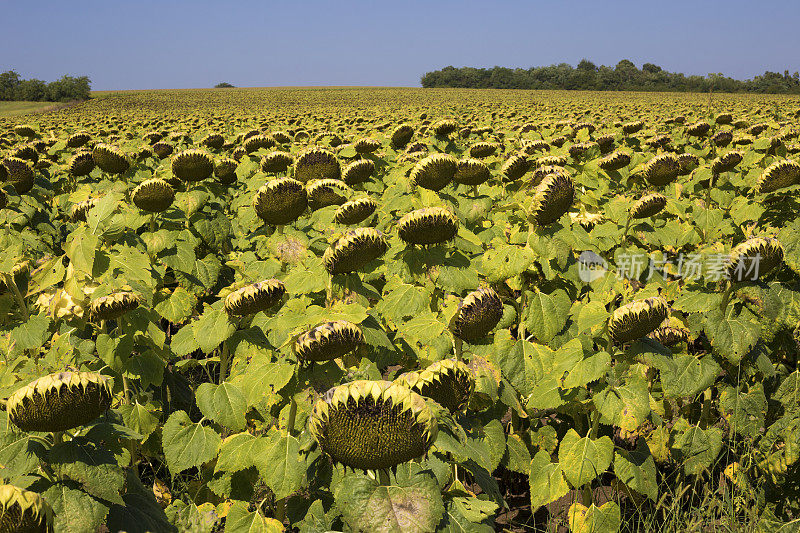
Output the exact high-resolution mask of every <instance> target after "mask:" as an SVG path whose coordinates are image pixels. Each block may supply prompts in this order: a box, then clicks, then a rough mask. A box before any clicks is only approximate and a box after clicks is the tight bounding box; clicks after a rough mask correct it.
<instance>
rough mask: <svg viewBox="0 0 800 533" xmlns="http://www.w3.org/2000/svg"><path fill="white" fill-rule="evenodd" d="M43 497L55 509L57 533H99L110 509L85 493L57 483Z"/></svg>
mask: <svg viewBox="0 0 800 533" xmlns="http://www.w3.org/2000/svg"><path fill="white" fill-rule="evenodd" d="M42 496H43V497H44V499H45V501H46V502H47V503H49V504H50V507H52V508H53V514H54V515H55V522H54V524H53V526H54V529H55V532H56V533H97V528H99V527H100V525H101V524H102V523H103V519H104V518H105V517H106V515H107V514H108V507H107V506H106V505H105V504H103V503H101V502H99V501H97V500H96V499H94V498H92V497H91V496H89V495H88V494H86V493H85V492H83V491H80V490H77V489H73V488H71V487H69V486H68V485H66V484H64V483H56V484H54V485H53V486H52V487H50V488H49V489H47V490H46V491H45V492H44V493H43V494H42Z"/></svg>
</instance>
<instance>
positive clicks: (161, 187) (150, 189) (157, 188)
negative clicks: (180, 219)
mask: <svg viewBox="0 0 800 533" xmlns="http://www.w3.org/2000/svg"><path fill="white" fill-rule="evenodd" d="M131 200H133V203H134V204H136V207H138V208H139V209H141V210H142V211H147V212H148V213H160V212H162V211H166V210H167V209H168V208H169V206H171V205H172V202H174V201H175V189H173V188H172V186H171V185H170V184H169V183H167V182H166V181H164V180H162V179H160V178H152V179H149V180H147V181H143V182H142V183H140V184H139V185H138V186H137V187H136V188H135V189H133V192H132V193H131Z"/></svg>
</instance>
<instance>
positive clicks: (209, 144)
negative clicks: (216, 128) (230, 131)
mask: <svg viewBox="0 0 800 533" xmlns="http://www.w3.org/2000/svg"><path fill="white" fill-rule="evenodd" d="M200 144H201V145H203V146H205V147H206V148H211V149H212V150H219V149H220V148H222V145H223V144H225V137H223V136H222V135H220V134H219V133H209V134H208V135H206V136H205V137H203V138H202V139H200Z"/></svg>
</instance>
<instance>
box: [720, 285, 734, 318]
mask: <svg viewBox="0 0 800 533" xmlns="http://www.w3.org/2000/svg"><path fill="white" fill-rule="evenodd" d="M727 284H728V285H727V287H725V291H724V292H723V293H722V303H720V304H719V308H720V309H721V310H722V315H723V316H724V315H725V311H726V310H727V309H728V303H729V302H730V300H731V292H733V283H731V282H730V281H728V282H727Z"/></svg>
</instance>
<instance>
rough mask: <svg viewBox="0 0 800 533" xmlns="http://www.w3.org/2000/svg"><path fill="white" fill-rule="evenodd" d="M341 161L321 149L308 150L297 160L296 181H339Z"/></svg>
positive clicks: (295, 168)
mask: <svg viewBox="0 0 800 533" xmlns="http://www.w3.org/2000/svg"><path fill="white" fill-rule="evenodd" d="M341 171H342V170H341V166H340V165H339V160H338V159H336V156H335V155H333V153H332V152H330V151H328V150H326V149H324V148H319V147H312V148H308V149H306V150H305V151H304V152H303V153H301V154H300V156H299V157H298V158H297V163H296V164H295V167H294V177H295V179H297V180H299V181H301V182H303V183H306V182H309V181H311V180H315V179H339V177H340V176H341Z"/></svg>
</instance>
